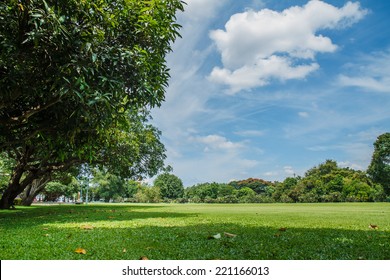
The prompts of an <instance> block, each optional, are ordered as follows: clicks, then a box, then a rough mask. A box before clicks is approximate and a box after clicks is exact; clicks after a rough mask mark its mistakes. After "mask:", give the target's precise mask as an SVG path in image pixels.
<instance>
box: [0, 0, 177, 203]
mask: <svg viewBox="0 0 390 280" xmlns="http://www.w3.org/2000/svg"><path fill="white" fill-rule="evenodd" d="M182 8H183V6H182V2H181V1H179V0H154V1H139V0H117V1H111V0H100V1H92V0H84V1H79V0H46V1H44V0H19V1H16V0H8V1H2V2H1V3H0V91H1V92H0V152H6V153H7V154H8V156H9V157H10V158H12V159H14V160H15V161H16V163H15V166H14V167H13V172H12V174H11V176H10V183H9V185H8V188H7V190H6V191H5V192H4V194H3V196H2V199H1V200H0V208H8V207H10V205H11V204H12V201H13V199H14V198H15V197H16V196H17V195H18V194H19V193H21V192H22V191H23V189H24V188H26V186H28V185H29V184H31V182H32V181H33V180H36V179H38V178H41V177H43V176H45V174H47V173H50V172H53V171H55V170H64V169H67V168H68V167H70V166H73V165H75V164H80V163H83V162H89V163H100V164H106V165H110V164H111V166H115V167H116V171H118V172H119V171H120V172H125V173H128V175H133V176H134V175H135V174H136V173H138V174H140V175H142V174H145V173H146V174H148V175H149V173H150V174H154V173H155V172H157V171H156V169H159V168H160V167H161V166H160V165H161V159H162V158H163V155H162V154H161V153H162V151H163V150H164V149H163V147H162V146H161V143H160V142H159V137H158V135H159V132H158V131H157V130H156V129H155V128H152V127H151V126H150V125H145V122H146V121H147V117H146V115H147V113H146V110H145V108H147V107H153V106H159V105H160V104H161V102H162V101H163V100H164V93H165V87H166V86H167V82H168V78H169V73H168V68H167V66H166V63H165V56H166V54H167V53H168V52H169V51H171V43H172V42H173V41H174V40H175V38H176V36H178V35H179V34H178V31H177V30H178V28H179V26H178V25H177V24H175V19H176V18H175V13H176V12H177V10H182ZM148 143H149V144H150V143H153V144H152V145H151V148H149V147H146V145H147V144H148ZM145 153H146V155H145ZM152 155H154V156H155V158H154V159H153V156H152ZM124 156H126V157H127V158H126V159H125V158H124ZM117 157H119V158H121V161H120V163H123V164H129V166H126V165H120V164H118V163H117V164H114V165H113V164H112V163H113V162H114V161H118V160H117Z"/></svg>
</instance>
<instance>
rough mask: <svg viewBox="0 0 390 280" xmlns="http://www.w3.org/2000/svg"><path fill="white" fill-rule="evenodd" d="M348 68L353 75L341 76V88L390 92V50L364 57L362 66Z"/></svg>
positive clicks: (351, 65)
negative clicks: (348, 87)
mask: <svg viewBox="0 0 390 280" xmlns="http://www.w3.org/2000/svg"><path fill="white" fill-rule="evenodd" d="M347 68H348V70H350V72H352V74H349V75H346V74H342V75H340V76H339V84H340V85H341V86H350V87H359V88H362V89H365V90H368V91H375V92H387V93H389V92H390V50H387V51H386V52H380V53H373V54H371V55H368V56H364V57H362V59H361V62H360V64H350V65H348V66H347Z"/></svg>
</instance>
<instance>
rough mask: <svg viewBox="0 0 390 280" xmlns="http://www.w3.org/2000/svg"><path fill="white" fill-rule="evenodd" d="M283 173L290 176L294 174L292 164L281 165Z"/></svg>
mask: <svg viewBox="0 0 390 280" xmlns="http://www.w3.org/2000/svg"><path fill="white" fill-rule="evenodd" d="M283 170H284V173H285V174H287V175H289V176H291V175H294V174H295V171H294V168H292V166H285V167H283Z"/></svg>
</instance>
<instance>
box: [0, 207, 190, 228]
mask: <svg viewBox="0 0 390 280" xmlns="http://www.w3.org/2000/svg"><path fill="white" fill-rule="evenodd" d="M161 207H164V206H159V205H155V206H154V205H150V206H149V205H137V204H131V205H118V204H102V205H96V204H95V205H48V206H42V205H38V206H31V207H19V208H16V209H15V210H12V211H11V210H4V211H0V223H1V224H3V225H4V223H5V222H6V223H7V225H6V226H7V228H8V229H12V228H13V227H20V226H23V227H35V226H39V225H43V224H50V223H69V222H73V223H86V222H89V223H93V222H98V221H127V220H132V219H149V218H173V217H182V216H186V214H183V213H170V212H163V211H161V212H157V211H156V212H150V210H151V209H156V210H157V209H159V208H161ZM143 210H147V211H143Z"/></svg>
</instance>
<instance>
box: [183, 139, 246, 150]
mask: <svg viewBox="0 0 390 280" xmlns="http://www.w3.org/2000/svg"><path fill="white" fill-rule="evenodd" d="M190 141H191V142H195V143H201V144H204V145H205V151H209V150H225V151H236V150H237V149H241V148H243V147H244V144H243V143H242V142H232V141H229V140H228V139H226V138H225V137H223V136H220V135H207V136H203V137H199V136H198V137H190Z"/></svg>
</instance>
